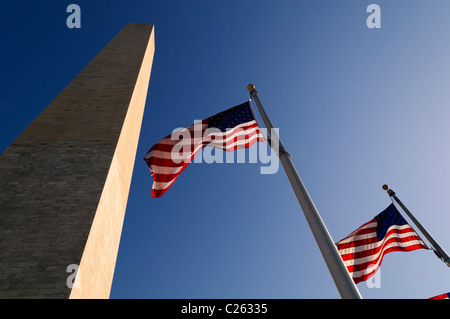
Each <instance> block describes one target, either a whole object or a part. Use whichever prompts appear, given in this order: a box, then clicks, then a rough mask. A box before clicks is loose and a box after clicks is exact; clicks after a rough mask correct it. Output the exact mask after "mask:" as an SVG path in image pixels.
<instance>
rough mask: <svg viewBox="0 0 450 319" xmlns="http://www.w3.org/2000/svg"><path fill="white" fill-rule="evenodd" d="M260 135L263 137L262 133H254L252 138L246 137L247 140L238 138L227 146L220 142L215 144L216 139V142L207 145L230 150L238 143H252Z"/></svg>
mask: <svg viewBox="0 0 450 319" xmlns="http://www.w3.org/2000/svg"><path fill="white" fill-rule="evenodd" d="M259 137H263V136H262V135H261V134H259V133H258V134H255V135H253V136H251V137H250V138H248V139H245V140H238V141H236V142H234V143H231V144H229V145H226V146H223V143H220V144H217V145H216V144H215V143H216V141H217V140H216V141H214V142H211V143H209V144H207V145H205V146H211V147H216V148H220V149H222V150H229V149H232V148H233V147H234V146H236V145H245V144H247V143H250V142H251V141H253V140H254V139H257V138H259ZM217 143H219V142H217Z"/></svg>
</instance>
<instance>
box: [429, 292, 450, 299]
mask: <svg viewBox="0 0 450 319" xmlns="http://www.w3.org/2000/svg"><path fill="white" fill-rule="evenodd" d="M428 299H450V292H447V293H446V294H442V295H438V296H434V297H431V298H428Z"/></svg>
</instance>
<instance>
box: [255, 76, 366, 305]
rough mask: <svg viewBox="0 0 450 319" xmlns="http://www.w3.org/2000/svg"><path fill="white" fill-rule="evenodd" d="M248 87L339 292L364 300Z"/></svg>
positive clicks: (287, 154) (256, 97) (348, 296)
mask: <svg viewBox="0 0 450 319" xmlns="http://www.w3.org/2000/svg"><path fill="white" fill-rule="evenodd" d="M247 89H248V90H249V92H250V96H251V97H252V99H253V100H254V101H255V104H256V106H257V107H258V111H259V114H260V115H261V118H262V120H263V121H264V124H265V126H266V128H267V135H268V136H270V141H271V147H273V148H275V150H276V151H277V148H278V147H279V151H278V152H277V153H278V157H279V159H280V161H281V163H282V165H283V167H284V170H285V172H286V175H287V177H288V179H289V182H290V183H291V185H292V188H293V190H294V192H295V195H296V196H297V199H298V201H299V203H300V206H301V208H302V210H303V213H304V215H305V217H306V220H307V221H308V224H309V226H310V228H311V231H312V233H313V235H314V238H315V239H316V242H317V244H318V246H319V249H320V251H321V253H322V256H323V258H324V259H325V263H326V264H327V266H328V270H329V271H330V273H331V276H332V277H333V280H334V283H335V284H336V287H337V289H338V291H339V294H340V295H341V297H342V298H344V299H362V297H361V295H360V293H359V291H358V288H356V284H355V283H354V282H353V279H352V278H351V276H350V274H349V272H348V270H347V267H346V266H345V264H344V262H343V260H342V258H341V256H340V255H339V252H338V250H337V247H336V245H335V243H334V241H333V239H332V238H331V236H330V233H329V232H328V230H327V228H326V226H325V224H324V222H323V220H322V218H321V217H320V215H319V212H318V211H317V209H316V207H315V205H314V203H313V201H312V200H311V197H310V196H309V194H308V191H307V190H306V188H305V186H304V184H303V182H302V180H301V178H300V176H299V174H298V172H297V170H296V169H295V167H294V164H293V163H292V160H291V156H290V155H289V153H288V152H287V151H286V149H285V148H284V146H283V143H282V142H281V140H280V139H279V137H278V135H277V133H276V132H275V130H273V128H274V127H273V124H272V122H271V121H270V119H269V116H268V115H267V113H266V111H265V110H264V108H263V106H262V104H261V101H260V100H259V98H258V95H257V93H258V92H257V91H256V89H255V86H254V85H253V84H249V85H248V87H247ZM274 144H275V145H274Z"/></svg>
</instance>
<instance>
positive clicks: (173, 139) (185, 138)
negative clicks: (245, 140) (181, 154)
mask: <svg viewBox="0 0 450 319" xmlns="http://www.w3.org/2000/svg"><path fill="white" fill-rule="evenodd" d="M255 123H256V121H255V120H253V121H250V122H246V123H241V124H239V125H236V126H235V127H234V128H233V129H230V130H228V131H226V132H219V131H215V130H214V128H210V130H211V133H210V134H208V136H211V135H214V136H217V137H224V136H226V135H227V134H230V133H231V132H233V131H234V130H237V129H238V128H241V127H244V126H249V125H253V124H255ZM190 128H194V130H190ZM257 128H258V127H255V128H252V129H257ZM206 129H208V125H207V124H202V125H201V126H200V125H197V127H195V124H194V125H191V126H189V127H188V128H185V129H182V130H181V131H176V132H174V133H172V135H171V136H170V137H166V138H164V139H162V140H161V141H159V142H158V143H156V144H164V145H175V144H177V143H183V142H186V145H190V144H191V141H192V139H197V140H198V141H195V142H197V143H200V142H201V141H202V140H204V139H205V138H207V137H208V136H206V137H204V136H203V130H206ZM239 131H240V132H241V131H242V130H239ZM244 131H246V130H244ZM248 131H250V129H249V130H248ZM193 132H194V136H192V133H193ZM199 133H200V134H199ZM196 135H199V136H198V137H197V136H196ZM180 137H181V140H180V139H179V138H180Z"/></svg>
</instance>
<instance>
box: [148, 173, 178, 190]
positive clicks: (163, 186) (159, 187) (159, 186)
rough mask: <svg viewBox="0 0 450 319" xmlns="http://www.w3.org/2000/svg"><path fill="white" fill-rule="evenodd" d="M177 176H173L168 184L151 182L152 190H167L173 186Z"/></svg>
mask: <svg viewBox="0 0 450 319" xmlns="http://www.w3.org/2000/svg"><path fill="white" fill-rule="evenodd" d="M177 176H178V175H177ZM177 176H174V178H173V179H172V180H171V181H170V182H153V189H156V190H162V189H166V188H169V187H170V186H171V185H172V184H173V182H174V181H175V179H176V177H177Z"/></svg>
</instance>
